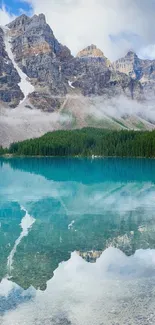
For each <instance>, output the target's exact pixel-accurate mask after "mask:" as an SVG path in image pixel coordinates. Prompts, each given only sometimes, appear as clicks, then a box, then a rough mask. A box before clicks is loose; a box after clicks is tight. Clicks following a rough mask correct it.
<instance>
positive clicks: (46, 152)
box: [0, 128, 155, 157]
mask: <svg viewBox="0 0 155 325" xmlns="http://www.w3.org/2000/svg"><path fill="white" fill-rule="evenodd" d="M5 153H8V154H14V155H24V156H92V155H94V156H106V157H108V156H113V157H114V156H117V157H155V131H151V132H150V131H128V130H122V131H110V130H105V129H97V128H84V129H81V130H59V131H54V132H49V133H47V134H45V135H44V136H42V137H40V138H37V139H30V140H25V141H22V142H17V143H13V144H11V146H10V148H9V149H8V150H7V149H3V148H0V154H1V155H3V154H5Z"/></svg>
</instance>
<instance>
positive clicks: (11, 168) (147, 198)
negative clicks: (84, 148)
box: [0, 158, 155, 325]
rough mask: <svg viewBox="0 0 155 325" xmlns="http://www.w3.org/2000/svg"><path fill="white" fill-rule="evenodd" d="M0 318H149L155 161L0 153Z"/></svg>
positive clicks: (154, 277) (154, 306) (153, 282)
mask: <svg viewBox="0 0 155 325" xmlns="http://www.w3.org/2000/svg"><path fill="white" fill-rule="evenodd" d="M0 281H1V283H0V324H1V325H55V324H59V325H72V324H73V325H132V324H134V325H150V324H155V160H144V159H93V160H91V159H64V158H63V159H61V158H60V159H59V158H57V159H54V158H27V159H24V158H13V159H3V158H1V159H0Z"/></svg>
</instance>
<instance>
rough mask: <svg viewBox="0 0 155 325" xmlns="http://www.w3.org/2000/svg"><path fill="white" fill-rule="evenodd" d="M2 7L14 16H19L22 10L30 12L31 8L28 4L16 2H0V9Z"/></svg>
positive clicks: (5, 0) (6, 0) (0, 0)
mask: <svg viewBox="0 0 155 325" xmlns="http://www.w3.org/2000/svg"><path fill="white" fill-rule="evenodd" d="M3 5H5V7H6V9H7V11H9V12H10V13H12V14H15V15H19V14H21V11H22V10H23V11H26V12H29V11H30V10H31V6H30V5H29V4H28V3H26V2H22V1H18V0H4V1H2V0H0V7H2V6H3Z"/></svg>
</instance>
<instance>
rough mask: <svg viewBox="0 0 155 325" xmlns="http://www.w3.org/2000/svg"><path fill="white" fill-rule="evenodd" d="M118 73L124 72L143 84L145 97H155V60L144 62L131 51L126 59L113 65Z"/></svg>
mask: <svg viewBox="0 0 155 325" xmlns="http://www.w3.org/2000/svg"><path fill="white" fill-rule="evenodd" d="M113 68H114V70H115V71H116V72H117V71H119V72H123V73H125V74H127V75H128V76H130V77H131V78H133V79H134V80H138V81H140V82H141V84H142V86H143V88H144V93H145V97H148V98H149V97H150V96H151V97H152V96H153V97H154V96H155V60H142V59H140V58H139V57H138V56H137V55H136V53H134V52H133V51H129V52H128V53H127V54H126V56H125V57H124V58H121V59H119V60H117V61H116V62H114V63H113Z"/></svg>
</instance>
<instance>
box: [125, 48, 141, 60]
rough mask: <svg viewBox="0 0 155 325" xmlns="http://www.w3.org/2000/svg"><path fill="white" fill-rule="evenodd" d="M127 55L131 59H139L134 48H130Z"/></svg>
mask: <svg viewBox="0 0 155 325" xmlns="http://www.w3.org/2000/svg"><path fill="white" fill-rule="evenodd" d="M125 57H127V58H131V59H137V58H138V56H137V54H136V53H135V52H134V51H133V50H129V51H128V52H127V54H126V55H125Z"/></svg>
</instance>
